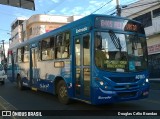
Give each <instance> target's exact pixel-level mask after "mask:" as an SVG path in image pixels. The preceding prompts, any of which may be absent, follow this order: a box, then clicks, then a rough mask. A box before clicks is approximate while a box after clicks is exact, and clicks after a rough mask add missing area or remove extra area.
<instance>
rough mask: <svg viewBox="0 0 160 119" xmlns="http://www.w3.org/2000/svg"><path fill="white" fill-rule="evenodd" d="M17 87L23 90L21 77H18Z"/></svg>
mask: <svg viewBox="0 0 160 119" xmlns="http://www.w3.org/2000/svg"><path fill="white" fill-rule="evenodd" d="M17 86H18V88H19V89H20V90H23V85H22V81H21V77H20V76H18V77H17Z"/></svg>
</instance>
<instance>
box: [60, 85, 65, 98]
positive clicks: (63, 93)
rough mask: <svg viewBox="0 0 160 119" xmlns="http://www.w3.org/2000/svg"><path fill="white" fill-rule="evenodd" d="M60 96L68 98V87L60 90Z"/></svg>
mask: <svg viewBox="0 0 160 119" xmlns="http://www.w3.org/2000/svg"><path fill="white" fill-rule="evenodd" d="M59 92H60V93H59V94H60V96H61V97H66V96H67V90H66V87H64V86H62V87H61V88H60V90H59Z"/></svg>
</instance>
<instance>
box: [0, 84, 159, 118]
mask: <svg viewBox="0 0 160 119" xmlns="http://www.w3.org/2000/svg"><path fill="white" fill-rule="evenodd" d="M157 84H158V83H154V84H152V85H151V90H150V96H149V98H147V99H142V100H136V101H129V102H121V103H116V104H107V105H100V106H94V105H89V104H86V103H83V102H79V101H73V102H72V103H71V104H69V105H64V104H61V103H60V102H59V101H58V99H57V97H56V96H54V95H51V94H48V93H44V92H35V91H32V90H29V89H28V90H23V91H20V90H19V89H18V88H17V86H16V84H15V83H11V82H9V81H6V83H5V85H0V110H20V111H22V110H35V111H37V110H40V111H42V112H43V111H44V112H46V111H45V110H48V111H47V112H48V113H50V114H51V113H52V114H53V115H54V114H55V115H56V116H54V118H64V119H65V118H67V119H68V116H71V117H69V118H81V119H84V117H86V118H87V119H88V118H92V119H94V118H99V117H100V118H101V119H103V118H104V119H106V118H114V119H116V118H126V117H127V119H128V118H133V119H135V117H133V116H129V115H128V116H118V114H117V110H119V112H120V113H122V112H121V111H122V110H123V112H128V111H129V112H130V111H131V113H133V112H139V111H148V110H152V111H153V112H155V113H156V112H157V111H159V112H160V100H159V99H160V88H159V86H157ZM57 110H58V111H57ZM75 110H83V111H82V112H80V111H75ZM86 110H87V111H86ZM88 110H89V111H88ZM110 110H112V111H110ZM113 110H116V111H113ZM84 111H86V112H85V113H84ZM64 113H65V114H64ZM86 113H87V115H88V116H87V115H86ZM95 113H97V114H95ZM112 113H114V114H115V115H116V114H117V116H111V117H109V116H107V115H110V114H111V115H112ZM70 114H71V115H70ZM92 114H93V115H94V116H92ZM137 114H140V113H137ZM67 115H68V116H67ZM76 115H78V116H76ZM81 116H83V117H81ZM136 117H138V118H144V119H158V118H159V117H158V116H147V117H146V116H140V115H139V116H136ZM25 118H26V117H25ZM27 118H28V117H27ZM29 118H30V117H29ZM31 118H34V117H31ZM35 118H36V117H35ZM37 118H38V119H39V118H42V117H37ZM43 118H44V117H43ZM48 118H49V117H46V119H48ZM51 118H53V117H51ZM16 119H18V118H16Z"/></svg>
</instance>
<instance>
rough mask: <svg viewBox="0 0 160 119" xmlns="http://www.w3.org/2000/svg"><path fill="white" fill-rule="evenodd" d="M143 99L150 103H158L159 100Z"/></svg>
mask: <svg viewBox="0 0 160 119" xmlns="http://www.w3.org/2000/svg"><path fill="white" fill-rule="evenodd" d="M144 101H146V102H151V103H155V104H160V102H159V101H155V100H148V99H147V100H144Z"/></svg>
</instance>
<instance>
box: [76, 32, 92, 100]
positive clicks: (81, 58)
mask: <svg viewBox="0 0 160 119" xmlns="http://www.w3.org/2000/svg"><path fill="white" fill-rule="evenodd" d="M74 41H75V43H74V52H75V53H74V55H75V56H74V57H75V63H74V72H75V73H74V77H75V78H74V79H75V97H77V98H79V99H82V100H86V101H87V100H90V54H91V53H90V35H89V34H85V35H81V36H78V37H75V38H74Z"/></svg>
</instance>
